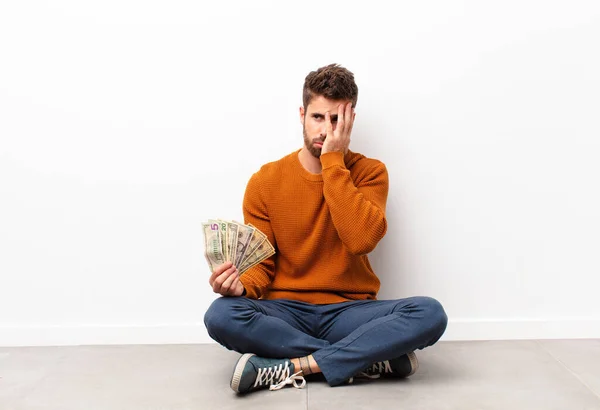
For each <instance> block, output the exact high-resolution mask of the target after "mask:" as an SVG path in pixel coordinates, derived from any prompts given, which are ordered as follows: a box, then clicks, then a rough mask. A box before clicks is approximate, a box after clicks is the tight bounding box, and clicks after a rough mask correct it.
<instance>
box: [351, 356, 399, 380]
mask: <svg viewBox="0 0 600 410" xmlns="http://www.w3.org/2000/svg"><path fill="white" fill-rule="evenodd" d="M367 372H369V373H367ZM392 372H393V370H392V366H390V362H389V361H388V360H384V361H383V362H377V363H373V366H371V367H369V368H367V369H365V371H362V372H360V373H358V374H357V375H356V376H354V377H356V378H361V377H365V378H367V379H379V378H380V377H381V374H382V373H392ZM354 377H351V378H349V379H348V384H352V383H354Z"/></svg>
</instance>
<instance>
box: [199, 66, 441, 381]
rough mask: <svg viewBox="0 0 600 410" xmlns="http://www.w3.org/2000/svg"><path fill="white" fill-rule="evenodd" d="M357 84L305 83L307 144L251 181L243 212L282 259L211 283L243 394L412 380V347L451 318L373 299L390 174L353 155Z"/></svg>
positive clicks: (315, 77) (415, 304)
mask: <svg viewBox="0 0 600 410" xmlns="http://www.w3.org/2000/svg"><path fill="white" fill-rule="evenodd" d="M357 98H358V87H357V86H356V83H355V82H354V76H353V74H352V73H351V72H350V71H348V70H347V69H345V68H343V67H340V66H338V65H335V64H331V65H328V66H326V67H322V68H319V69H318V70H316V71H313V72H311V73H310V74H308V76H307V77H306V80H305V83H304V91H303V106H302V107H300V120H301V122H302V125H303V130H304V132H303V133H304V146H303V147H302V149H300V150H298V151H295V152H293V153H291V154H289V155H287V156H285V157H283V158H281V159H280V160H278V161H275V162H272V163H269V164H266V165H264V166H263V167H262V168H261V169H260V170H259V171H258V172H257V173H255V174H254V175H253V176H252V177H251V178H250V181H249V182H248V185H247V188H246V193H245V196H244V203H243V211H244V218H245V220H246V222H247V223H251V224H252V225H254V226H256V227H257V228H258V229H260V230H261V231H262V232H263V233H264V234H265V235H267V237H268V239H269V241H270V242H271V244H273V246H274V247H275V249H276V253H275V255H273V256H272V257H271V258H269V259H267V260H265V261H264V262H262V263H260V264H258V265H257V266H255V267H253V268H251V269H250V270H248V271H247V272H245V273H244V275H243V276H240V275H239V273H238V271H237V268H236V267H235V266H233V265H232V264H231V263H230V262H228V263H225V264H223V265H221V266H220V267H219V268H217V269H216V270H215V271H214V272H213V273H212V275H211V277H210V279H209V283H210V285H211V286H212V288H213V290H214V292H216V293H219V294H221V295H223V296H224V297H221V298H218V299H216V300H215V301H214V302H213V304H212V305H211V306H210V308H209V309H208V311H207V312H206V315H205V317H204V321H205V324H206V327H207V329H208V333H209V334H210V336H211V337H212V338H213V339H215V340H216V341H217V342H219V343H221V344H222V345H223V346H225V347H227V348H228V349H231V350H235V351H237V352H239V353H242V354H243V355H242V356H241V357H240V359H239V360H238V362H237V364H236V366H235V368H234V372H233V377H232V379H231V387H232V389H233V390H234V391H236V392H238V393H247V392H250V391H254V390H256V389H259V388H263V387H269V388H270V389H272V390H275V389H279V388H281V387H283V386H285V385H286V384H293V385H294V386H295V387H298V388H301V387H304V385H305V383H306V381H305V379H304V377H303V376H307V375H310V374H314V373H322V374H323V376H324V377H325V379H326V380H327V382H328V383H329V385H331V386H336V385H339V384H343V383H346V382H348V381H352V380H353V378H354V377H357V376H365V377H369V378H377V377H407V376H410V375H411V374H413V373H414V372H415V371H416V369H417V367H418V362H417V358H416V355H415V353H414V350H416V349H423V348H425V347H427V346H431V345H432V344H434V343H435V342H437V341H438V339H439V338H440V337H441V336H442V334H443V333H444V331H445V329H446V324H447V316H446V313H445V312H444V309H443V308H442V306H441V305H440V303H439V302H438V301H436V300H435V299H432V298H429V297H411V298H406V299H399V300H377V299H376V297H377V292H378V290H379V280H378V278H377V276H376V275H375V273H374V272H373V270H372V268H371V265H370V264H369V259H368V257H367V254H368V253H369V252H371V251H372V250H373V249H374V248H375V246H376V245H377V243H378V242H379V241H380V240H381V238H383V236H384V235H385V233H386V230H387V221H386V217H385V207H386V200H387V195H388V174H387V170H386V167H385V165H384V164H383V163H382V162H380V161H378V160H375V159H370V158H367V157H365V156H364V155H361V154H358V153H355V152H352V151H350V150H349V149H348V146H349V143H350V135H351V132H352V125H353V123H354V118H355V115H356V114H355V112H354V107H355V106H356V101H357Z"/></svg>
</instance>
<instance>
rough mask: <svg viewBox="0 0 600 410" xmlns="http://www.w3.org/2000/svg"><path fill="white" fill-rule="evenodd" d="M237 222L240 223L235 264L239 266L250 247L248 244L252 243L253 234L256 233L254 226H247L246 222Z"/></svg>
mask: <svg viewBox="0 0 600 410" xmlns="http://www.w3.org/2000/svg"><path fill="white" fill-rule="evenodd" d="M236 223H237V222H236ZM237 224H238V240H237V246H236V255H235V262H234V265H235V266H237V267H239V266H240V262H242V260H243V259H244V257H245V256H246V251H247V249H248V245H250V240H251V238H252V235H254V231H255V229H254V228H252V227H251V226H247V225H244V224H240V223H237ZM238 269H239V268H238Z"/></svg>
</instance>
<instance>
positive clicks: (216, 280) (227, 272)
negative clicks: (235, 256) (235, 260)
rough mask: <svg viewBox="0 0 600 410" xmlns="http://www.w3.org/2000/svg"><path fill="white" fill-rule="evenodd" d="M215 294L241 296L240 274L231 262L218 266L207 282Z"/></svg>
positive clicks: (242, 292) (242, 287) (242, 289)
mask: <svg viewBox="0 0 600 410" xmlns="http://www.w3.org/2000/svg"><path fill="white" fill-rule="evenodd" d="M208 283H210V286H211V287H212V288H213V291H214V292H215V293H219V294H221V295H223V296H242V295H243V294H244V285H242V282H240V274H239V273H238V270H237V268H236V267H235V266H233V264H232V263H231V262H225V263H224V264H222V265H221V266H219V267H218V268H217V269H215V271H214V272H213V274H212V275H210V279H209V280H208Z"/></svg>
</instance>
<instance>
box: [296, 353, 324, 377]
mask: <svg viewBox="0 0 600 410" xmlns="http://www.w3.org/2000/svg"><path fill="white" fill-rule="evenodd" d="M290 362H292V364H293V365H294V371H295V372H299V371H301V372H302V375H303V376H308V375H310V374H314V373H321V369H320V368H319V365H318V364H317V362H316V361H315V359H314V358H313V357H312V355H309V356H303V357H297V358H294V359H290Z"/></svg>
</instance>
